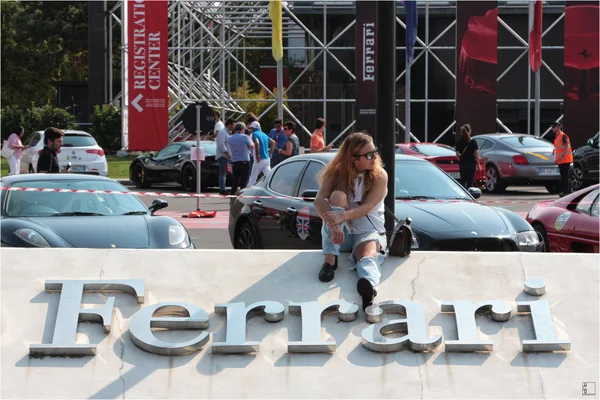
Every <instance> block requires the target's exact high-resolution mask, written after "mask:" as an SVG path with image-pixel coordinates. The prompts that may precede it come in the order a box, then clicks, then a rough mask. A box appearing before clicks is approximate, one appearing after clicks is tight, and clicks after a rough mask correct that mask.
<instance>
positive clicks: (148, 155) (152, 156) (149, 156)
mask: <svg viewBox="0 0 600 400" xmlns="http://www.w3.org/2000/svg"><path fill="white" fill-rule="evenodd" d="M146 157H148V158H154V153H152V152H150V153H148V154H146Z"/></svg>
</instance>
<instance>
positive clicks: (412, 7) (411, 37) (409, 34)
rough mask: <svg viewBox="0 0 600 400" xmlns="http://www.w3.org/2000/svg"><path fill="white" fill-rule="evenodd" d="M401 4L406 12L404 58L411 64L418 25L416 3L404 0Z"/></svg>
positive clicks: (412, 0) (411, 0)
mask: <svg viewBox="0 0 600 400" xmlns="http://www.w3.org/2000/svg"><path fill="white" fill-rule="evenodd" d="M403 3H404V10H405V11H406V57H407V58H408V61H409V62H411V63H412V62H413V59H414V58H415V43H416V42H417V25H418V24H419V17H418V14H417V2H416V1H415V0H405V1H404V2H403Z"/></svg>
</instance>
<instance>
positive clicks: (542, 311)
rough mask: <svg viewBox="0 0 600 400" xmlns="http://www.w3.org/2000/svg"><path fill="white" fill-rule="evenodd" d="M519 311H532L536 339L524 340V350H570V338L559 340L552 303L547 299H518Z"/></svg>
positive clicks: (526, 351) (529, 351) (527, 351)
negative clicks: (551, 311) (552, 312)
mask: <svg viewBox="0 0 600 400" xmlns="http://www.w3.org/2000/svg"><path fill="white" fill-rule="evenodd" d="M517 312H518V313H531V319H532V321H533V333H534V335H535V340H522V341H521V343H522V344H523V352H525V353H531V352H538V351H569V350H571V341H570V340H558V339H557V338H556V333H555V330H554V324H553V323H552V314H550V305H549V304H548V302H547V301H546V300H537V301H518V302H517Z"/></svg>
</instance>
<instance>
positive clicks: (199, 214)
mask: <svg viewBox="0 0 600 400" xmlns="http://www.w3.org/2000/svg"><path fill="white" fill-rule="evenodd" d="M216 216H217V212H216V211H206V210H196V211H192V212H191V213H189V214H187V215H184V216H183V218H214V217H216Z"/></svg>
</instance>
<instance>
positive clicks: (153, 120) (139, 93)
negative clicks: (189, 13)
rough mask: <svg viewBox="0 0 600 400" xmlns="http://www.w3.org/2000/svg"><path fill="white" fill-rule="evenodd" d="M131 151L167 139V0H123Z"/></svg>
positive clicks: (155, 145)
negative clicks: (126, 42)
mask: <svg viewBox="0 0 600 400" xmlns="http://www.w3.org/2000/svg"><path fill="white" fill-rule="evenodd" d="M126 1H127V13H128V14H127V15H128V17H127V23H128V25H127V26H128V27H127V31H128V33H127V35H128V44H127V46H128V52H127V54H128V77H127V79H128V90H129V96H128V98H129V107H128V113H129V117H128V119H129V125H128V137H129V147H128V149H129V150H130V151H140V150H160V149H162V148H163V147H165V146H166V145H167V143H168V142H169V133H168V131H169V108H168V107H169V82H168V79H169V75H168V56H169V54H168V50H169V49H168V46H169V37H168V35H169V29H168V24H169V20H168V1H166V0H126Z"/></svg>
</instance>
